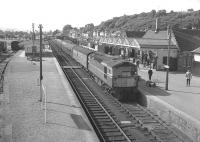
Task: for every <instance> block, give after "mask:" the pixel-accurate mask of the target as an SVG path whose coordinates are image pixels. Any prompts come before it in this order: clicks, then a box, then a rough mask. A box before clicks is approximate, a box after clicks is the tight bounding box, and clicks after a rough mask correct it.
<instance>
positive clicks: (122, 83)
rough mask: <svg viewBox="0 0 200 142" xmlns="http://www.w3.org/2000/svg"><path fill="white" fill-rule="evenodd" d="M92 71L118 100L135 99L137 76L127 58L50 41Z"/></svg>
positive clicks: (134, 67)
mask: <svg viewBox="0 0 200 142" xmlns="http://www.w3.org/2000/svg"><path fill="white" fill-rule="evenodd" d="M50 44H54V45H57V47H59V48H62V50H63V51H64V52H66V53H67V54H69V55H71V56H72V57H73V58H74V59H75V60H76V61H77V62H79V63H80V64H81V65H82V66H83V67H84V68H85V69H87V70H88V71H89V72H90V73H92V75H93V77H94V79H95V81H96V82H97V83H98V84H99V85H101V86H104V87H105V88H106V89H107V90H108V91H110V93H112V94H113V96H115V97H116V98H117V99H118V100H136V99H137V98H136V97H137V96H136V94H137V93H138V89H137V87H138V81H139V76H138V74H137V66H136V65H135V64H134V63H132V62H130V61H129V60H128V59H123V58H122V57H120V56H111V55H107V54H104V53H100V52H97V51H93V50H90V49H87V48H83V47H81V46H77V45H74V44H71V43H67V42H63V41H61V40H58V39H57V40H54V41H51V42H50Z"/></svg>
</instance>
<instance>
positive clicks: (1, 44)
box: [0, 41, 7, 52]
mask: <svg viewBox="0 0 200 142" xmlns="http://www.w3.org/2000/svg"><path fill="white" fill-rule="evenodd" d="M6 50H7V42H6V41H0V52H5V51H6Z"/></svg>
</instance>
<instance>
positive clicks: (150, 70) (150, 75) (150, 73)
mask: <svg viewBox="0 0 200 142" xmlns="http://www.w3.org/2000/svg"><path fill="white" fill-rule="evenodd" d="M148 75H149V80H151V77H152V75H153V71H152V69H151V68H150V69H149V70H148Z"/></svg>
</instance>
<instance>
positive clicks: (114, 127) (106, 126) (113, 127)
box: [100, 125, 117, 130]
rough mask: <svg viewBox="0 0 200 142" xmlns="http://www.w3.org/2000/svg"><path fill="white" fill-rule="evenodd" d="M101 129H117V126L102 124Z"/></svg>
mask: <svg viewBox="0 0 200 142" xmlns="http://www.w3.org/2000/svg"><path fill="white" fill-rule="evenodd" d="M100 128H101V129H115V130H117V127H116V126H115V125H102V126H100Z"/></svg>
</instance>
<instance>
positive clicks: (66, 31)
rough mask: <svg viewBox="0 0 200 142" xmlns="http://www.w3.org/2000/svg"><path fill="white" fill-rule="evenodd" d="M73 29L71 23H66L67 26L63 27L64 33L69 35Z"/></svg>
mask: <svg viewBox="0 0 200 142" xmlns="http://www.w3.org/2000/svg"><path fill="white" fill-rule="evenodd" d="M71 29H73V28H72V26H71V25H69V24H68V25H65V26H64V27H63V34H66V35H68V34H69V32H70V30H71Z"/></svg>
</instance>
